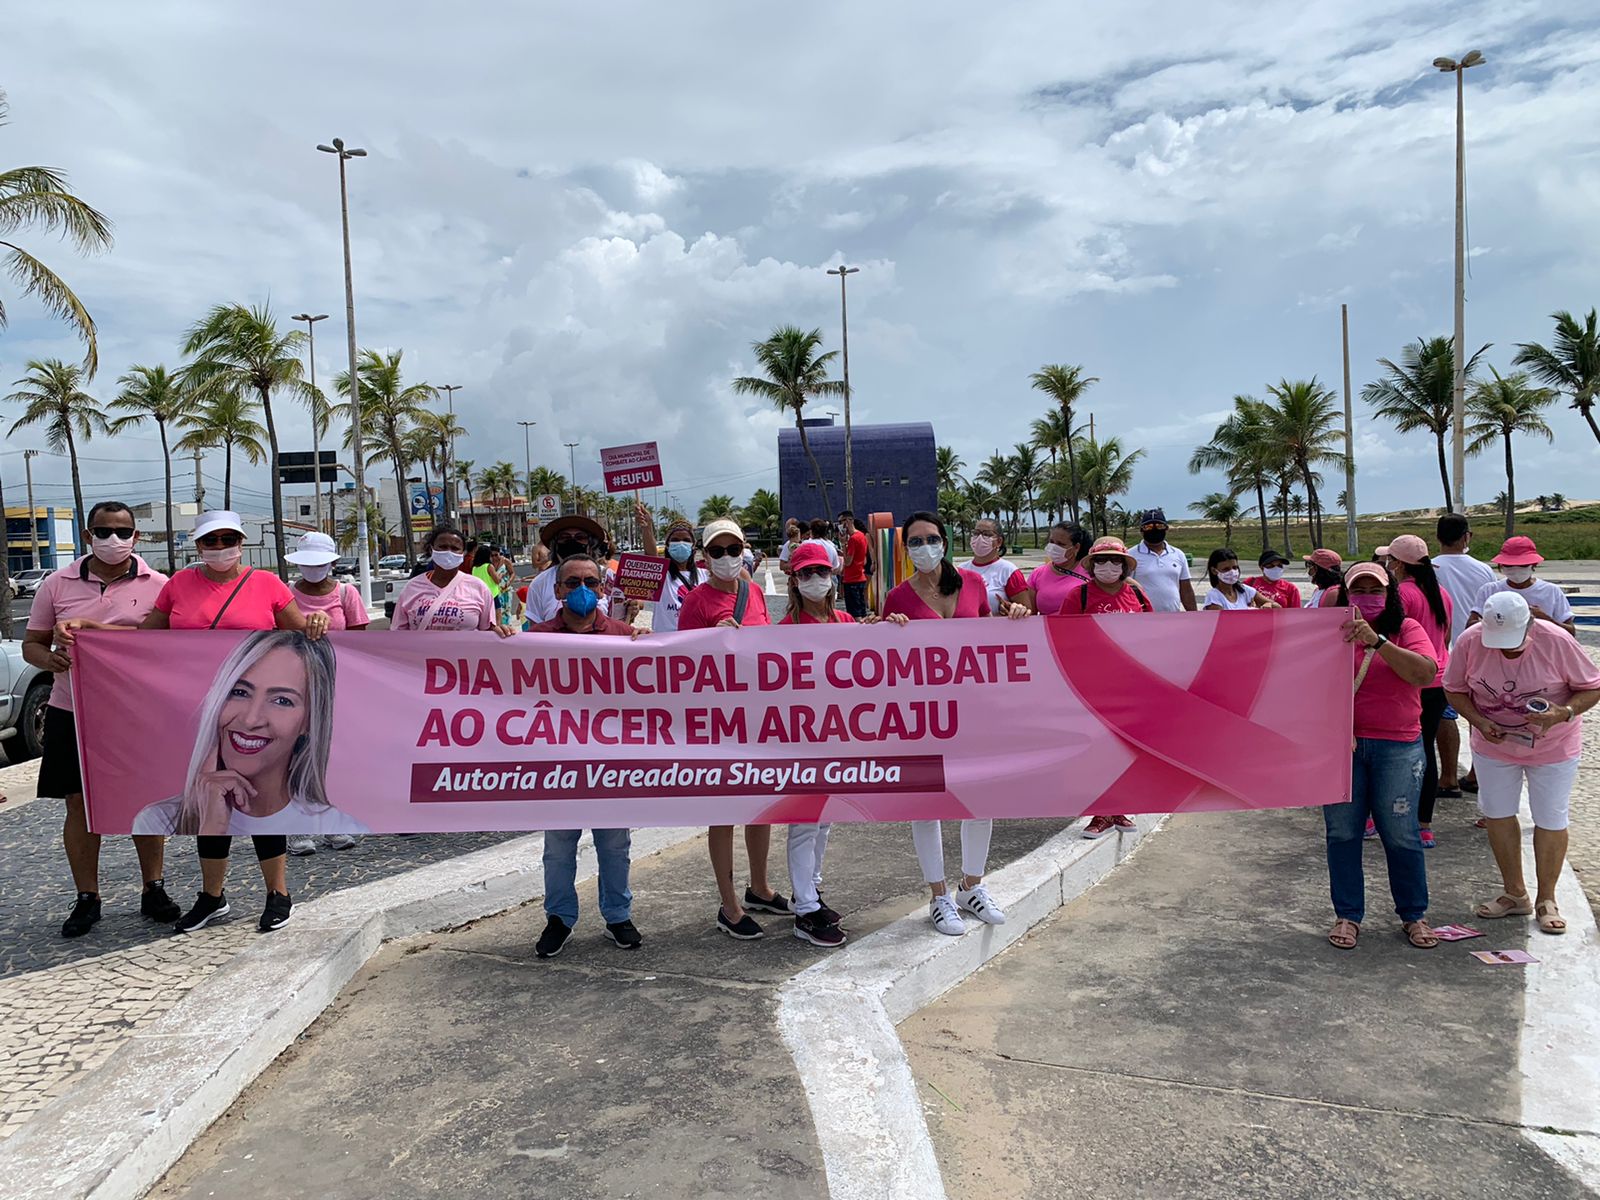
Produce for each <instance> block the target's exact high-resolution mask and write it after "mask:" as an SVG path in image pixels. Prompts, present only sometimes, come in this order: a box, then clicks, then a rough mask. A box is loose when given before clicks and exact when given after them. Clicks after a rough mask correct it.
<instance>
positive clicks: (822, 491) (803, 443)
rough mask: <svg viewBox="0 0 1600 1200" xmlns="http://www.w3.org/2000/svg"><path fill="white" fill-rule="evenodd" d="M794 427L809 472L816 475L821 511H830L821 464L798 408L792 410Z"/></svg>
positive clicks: (830, 504)
mask: <svg viewBox="0 0 1600 1200" xmlns="http://www.w3.org/2000/svg"><path fill="white" fill-rule="evenodd" d="M794 427H795V429H796V430H797V431H798V432H799V434H800V448H801V449H802V450H804V451H805V452H806V458H807V459H808V460H809V461H810V463H811V473H812V474H813V475H815V476H816V477H817V496H818V497H819V498H820V499H821V501H822V511H823V512H824V513H831V512H832V511H833V504H832V503H831V502H830V501H829V499H828V482H827V480H825V479H824V478H823V477H822V464H821V463H819V462H818V461H817V456H816V454H815V452H813V451H812V449H811V438H810V437H809V436H807V434H806V423H805V421H804V420H802V419H801V416H800V409H798V408H796V409H795V410H794Z"/></svg>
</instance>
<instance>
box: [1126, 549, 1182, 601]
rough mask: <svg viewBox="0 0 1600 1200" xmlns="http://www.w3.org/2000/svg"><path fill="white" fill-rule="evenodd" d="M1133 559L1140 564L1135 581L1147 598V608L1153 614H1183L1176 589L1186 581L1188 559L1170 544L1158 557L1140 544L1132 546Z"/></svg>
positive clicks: (1135, 572)
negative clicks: (1148, 601)
mask: <svg viewBox="0 0 1600 1200" xmlns="http://www.w3.org/2000/svg"><path fill="white" fill-rule="evenodd" d="M1133 557H1134V559H1135V560H1136V561H1137V562H1138V564H1139V565H1138V567H1137V568H1136V569H1135V571H1134V578H1135V579H1137V580H1138V581H1139V586H1140V587H1142V588H1143V589H1144V594H1145V595H1146V596H1149V597H1150V607H1151V608H1153V609H1154V610H1155V611H1156V612H1182V611H1183V600H1182V598H1181V597H1180V596H1179V595H1178V585H1179V584H1180V583H1182V582H1184V581H1185V580H1187V579H1188V578H1189V556H1188V555H1187V554H1185V553H1184V552H1183V551H1182V550H1179V549H1178V548H1177V547H1176V546H1174V545H1173V544H1172V543H1171V542H1168V543H1167V548H1166V550H1165V551H1163V552H1162V553H1160V554H1157V553H1156V552H1155V551H1154V550H1152V549H1150V547H1149V546H1147V545H1145V544H1144V542H1142V541H1139V542H1135V543H1134V544H1133Z"/></svg>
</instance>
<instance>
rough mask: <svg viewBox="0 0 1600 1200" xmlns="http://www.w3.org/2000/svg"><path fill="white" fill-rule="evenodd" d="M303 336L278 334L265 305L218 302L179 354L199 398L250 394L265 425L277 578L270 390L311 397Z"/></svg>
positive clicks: (278, 520) (279, 507) (280, 549)
mask: <svg viewBox="0 0 1600 1200" xmlns="http://www.w3.org/2000/svg"><path fill="white" fill-rule="evenodd" d="M305 340H306V335H305V334H303V333H301V332H300V331H299V330H298V329H296V330H291V331H290V332H288V333H279V332H278V326H277V323H276V322H275V321H274V320H273V318H272V310H271V308H269V307H268V306H267V305H265V304H259V305H256V306H255V307H253V308H246V307H245V306H244V305H242V304H219V305H217V306H216V307H215V308H213V309H212V310H211V311H210V312H209V313H207V314H206V315H205V316H204V317H203V318H201V320H199V321H198V322H196V324H195V326H194V327H193V328H192V329H190V330H189V336H188V339H187V340H186V341H185V342H184V345H183V352H184V353H185V354H188V355H191V356H192V357H193V361H192V362H191V363H190V364H189V365H188V366H187V367H185V368H184V370H183V374H184V378H185V382H186V384H188V385H190V386H192V387H193V389H194V391H195V392H196V394H197V395H198V396H200V397H201V398H209V397H216V396H222V395H232V394H242V395H253V396H254V397H255V398H256V400H257V401H258V402H259V403H260V405H261V415H262V417H263V418H264V419H265V420H266V424H267V447H268V454H269V457H270V460H271V462H270V465H269V470H270V471H271V472H272V541H273V547H274V549H275V550H276V551H277V556H278V576H279V578H287V573H288V564H287V563H286V562H285V560H284V557H283V556H284V541H283V483H282V481H281V480H280V479H279V477H278V427H277V424H276V423H275V422H274V421H273V418H272V394H273V393H274V392H279V391H286V392H289V393H290V394H292V395H293V396H294V397H295V398H296V399H312V398H313V397H314V393H313V392H312V390H311V388H310V387H309V386H308V385H307V384H306V382H305V367H304V365H303V364H302V363H301V361H300V348H301V346H303V345H304V344H305Z"/></svg>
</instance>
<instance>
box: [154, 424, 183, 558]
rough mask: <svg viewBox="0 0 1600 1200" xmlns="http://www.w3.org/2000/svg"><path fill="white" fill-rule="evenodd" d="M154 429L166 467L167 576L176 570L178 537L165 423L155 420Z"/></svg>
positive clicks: (169, 451)
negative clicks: (159, 436) (159, 439)
mask: <svg viewBox="0 0 1600 1200" xmlns="http://www.w3.org/2000/svg"><path fill="white" fill-rule="evenodd" d="M156 429H158V430H159V431H160V433H161V462H162V464H163V465H164V466H165V467H166V484H167V574H168V575H170V574H172V572H173V571H175V570H177V568H178V535H177V534H176V533H175V532H174V531H173V528H172V524H173V522H172V451H171V450H170V449H168V448H167V423H166V421H165V420H163V419H162V418H160V417H157V418H156Z"/></svg>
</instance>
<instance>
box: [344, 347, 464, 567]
mask: <svg viewBox="0 0 1600 1200" xmlns="http://www.w3.org/2000/svg"><path fill="white" fill-rule="evenodd" d="M404 354H405V352H404V351H402V350H391V351H389V352H388V353H387V354H380V353H379V352H378V351H376V350H363V351H362V352H361V354H360V356H359V357H358V358H357V359H356V374H357V377H358V378H359V380H360V383H361V430H362V433H363V435H364V437H363V444H362V446H361V448H360V450H358V451H357V453H360V454H363V455H378V454H382V455H385V456H386V457H387V458H388V459H389V464H390V466H391V467H392V468H393V470H394V489H395V492H394V494H395V498H396V500H397V502H398V503H399V505H400V512H401V513H402V514H403V515H404V518H405V530H404V536H405V540H406V554H407V555H408V556H409V555H412V554H415V553H416V547H415V545H414V544H413V538H412V529H411V518H410V504H409V502H408V498H407V496H406V467H407V465H408V464H409V463H410V462H411V461H413V460H412V459H411V458H410V457H409V446H408V444H407V437H408V435H409V434H410V431H411V429H412V427H413V426H414V425H415V424H416V423H417V422H418V421H419V420H421V419H422V418H423V417H424V416H425V415H426V414H427V412H428V404H429V403H430V402H432V401H434V400H437V399H438V393H437V392H435V391H434V390H433V388H431V387H429V386H428V385H427V384H425V383H413V384H409V385H408V384H407V383H406V382H405V374H404V370H403V367H402V359H403V357H404ZM333 387H334V391H336V392H338V393H339V395H341V396H343V397H345V402H344V403H343V404H341V405H339V406H338V408H337V409H336V410H335V411H336V412H337V413H338V415H339V416H340V417H342V418H344V419H345V420H347V421H348V420H350V418H351V407H350V400H349V396H350V372H349V371H340V372H339V374H338V375H336V376H335V377H334V380H333ZM354 437H355V431H354V428H353V427H352V428H351V429H350V430H348V431H347V432H346V433H345V445H346V446H347V447H350V446H351V445H352V442H353V440H354Z"/></svg>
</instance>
